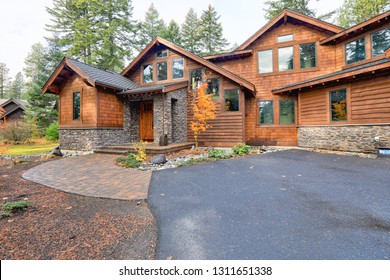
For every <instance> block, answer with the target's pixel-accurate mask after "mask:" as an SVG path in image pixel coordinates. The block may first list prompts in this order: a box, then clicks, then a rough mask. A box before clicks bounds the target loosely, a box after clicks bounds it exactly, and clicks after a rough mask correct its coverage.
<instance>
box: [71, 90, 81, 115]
mask: <svg viewBox="0 0 390 280" xmlns="http://www.w3.org/2000/svg"><path fill="white" fill-rule="evenodd" d="M76 94H78V95H79V102H80V104H79V106H80V108H79V112H78V113H79V118H78V119H76V118H75V107H74V105H75V104H74V99H75V98H74V97H75V95H76ZM81 101H82V100H81V91H74V92H73V94H72V121H73V122H81V108H82V106H81V104H82V102H81Z"/></svg>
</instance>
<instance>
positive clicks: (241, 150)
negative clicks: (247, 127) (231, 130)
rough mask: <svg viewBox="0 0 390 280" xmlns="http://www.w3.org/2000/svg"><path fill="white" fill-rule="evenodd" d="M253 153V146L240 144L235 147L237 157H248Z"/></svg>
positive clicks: (234, 151)
mask: <svg viewBox="0 0 390 280" xmlns="http://www.w3.org/2000/svg"><path fill="white" fill-rule="evenodd" d="M250 151H251V146H248V145H245V144H243V143H241V144H238V145H236V146H234V147H233V153H234V154H236V155H239V156H241V155H247V154H249V152H250Z"/></svg>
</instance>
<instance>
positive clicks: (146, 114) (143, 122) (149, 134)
mask: <svg viewBox="0 0 390 280" xmlns="http://www.w3.org/2000/svg"><path fill="white" fill-rule="evenodd" d="M139 138H140V140H143V141H148V142H153V140H154V133H153V101H143V102H141V103H140V108H139Z"/></svg>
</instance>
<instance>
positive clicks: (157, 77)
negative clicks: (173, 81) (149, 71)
mask: <svg viewBox="0 0 390 280" xmlns="http://www.w3.org/2000/svg"><path fill="white" fill-rule="evenodd" d="M163 63H166V65H167V71H166V72H167V77H166V79H164V80H160V79H159V70H158V65H159V64H163ZM168 69H169V65H168V61H159V62H157V63H156V82H165V81H168V80H169V71H168Z"/></svg>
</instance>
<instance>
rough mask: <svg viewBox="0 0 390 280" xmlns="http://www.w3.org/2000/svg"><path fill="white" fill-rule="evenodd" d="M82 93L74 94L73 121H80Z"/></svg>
mask: <svg viewBox="0 0 390 280" xmlns="http://www.w3.org/2000/svg"><path fill="white" fill-rule="evenodd" d="M80 101H81V100H80V92H74V93H73V119H74V120H80V113H81V108H80V103H81V102H80Z"/></svg>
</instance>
